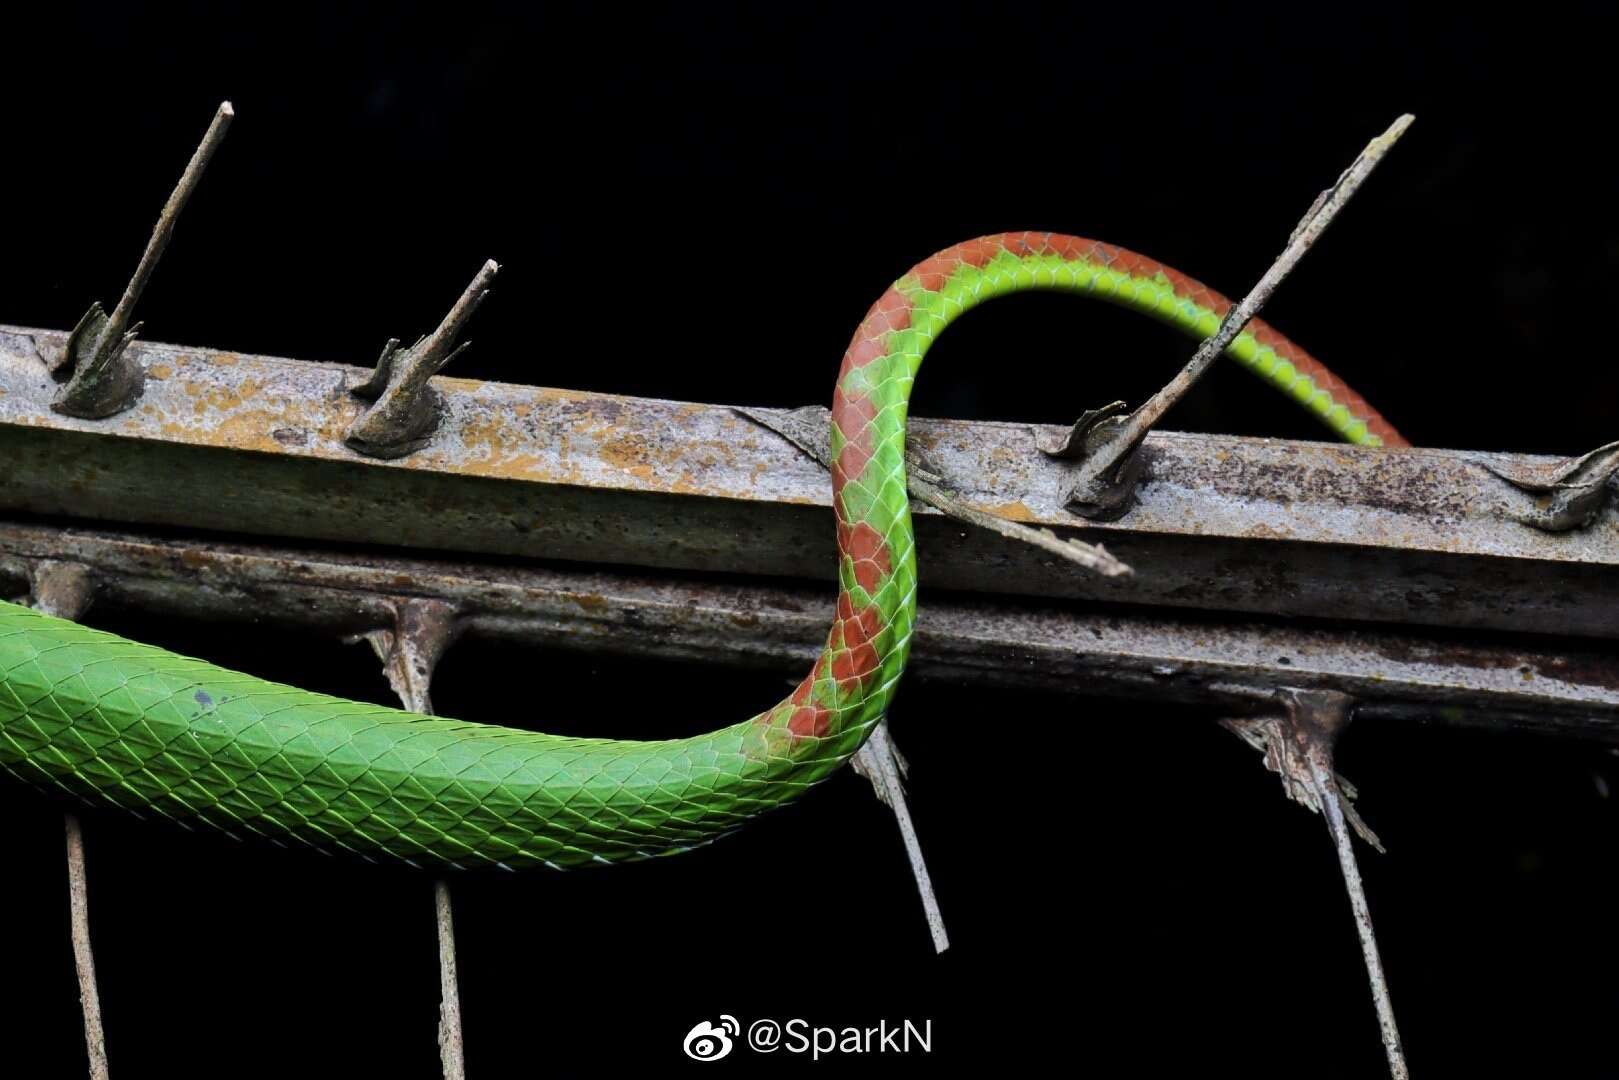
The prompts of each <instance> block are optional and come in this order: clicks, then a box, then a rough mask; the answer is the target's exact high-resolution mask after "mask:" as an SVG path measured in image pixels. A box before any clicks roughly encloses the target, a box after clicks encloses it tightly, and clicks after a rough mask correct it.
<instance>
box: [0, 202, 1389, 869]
mask: <svg viewBox="0 0 1619 1080" xmlns="http://www.w3.org/2000/svg"><path fill="white" fill-rule="evenodd" d="M1032 289H1055V290H1059V291H1064V292H1073V293H1080V294H1084V295H1089V296H1094V297H1097V298H1099V299H1104V300H1107V301H1110V302H1112V303H1116V304H1121V305H1124V306H1127V307H1131V308H1134V309H1136V310H1138V311H1142V312H1145V313H1146V314H1149V315H1151V316H1153V317H1155V318H1158V319H1160V320H1162V321H1165V322H1168V323H1170V324H1173V325H1175V326H1177V327H1179V328H1181V329H1182V330H1184V331H1186V332H1187V333H1188V334H1190V335H1192V336H1195V337H1206V336H1207V335H1209V334H1211V333H1212V332H1213V331H1214V330H1215V328H1216V326H1217V324H1218V322H1219V319H1220V317H1221V316H1223V315H1224V314H1225V312H1226V310H1227V309H1228V307H1229V304H1228V302H1227V301H1226V300H1225V299H1224V298H1223V297H1221V296H1220V295H1219V294H1217V293H1214V292H1212V291H1210V290H1208V289H1206V288H1204V287H1203V286H1202V285H1200V284H1198V283H1197V282H1195V281H1193V280H1191V279H1189V278H1187V277H1185V276H1184V275H1181V274H1179V273H1177V272H1175V271H1173V270H1170V269H1169V268H1167V267H1165V266H1162V265H1160V264H1158V263H1156V262H1153V261H1152V260H1150V259H1146V258H1144V257H1142V256H1139V255H1135V254H1133V253H1131V252H1128V251H1124V250H1123V249H1120V248H1116V247H1113V246H1111V245H1108V244H1103V243H1099V242H1096V241H1091V240H1083V239H1079V238H1077V237H1069V236H1060V235H1053V234H1049V233H1012V234H1003V235H998V236H991V237H985V238H982V239H979V240H973V241H969V242H967V243H964V244H959V245H957V246H955V247H953V248H950V249H948V250H946V251H943V252H940V253H939V254H937V255H935V256H933V257H931V258H929V259H927V260H925V261H924V262H922V263H920V264H919V265H917V266H916V267H915V268H914V269H912V270H911V271H910V272H909V273H908V274H906V275H905V276H904V277H902V278H900V279H899V281H897V282H896V283H895V284H894V285H893V286H892V287H891V288H890V289H889V290H888V291H887V292H885V293H884V294H883V296H882V297H881V298H880V299H879V300H878V301H877V303H876V304H875V305H873V307H872V308H871V310H870V312H869V313H868V314H867V316H866V318H865V320H864V321H863V322H862V323H861V324H860V327H859V329H858V330H857V331H856V332H855V334H854V338H853V340H852V342H851V343H850V346H849V349H848V351H847V353H846V354H845V355H844V359H843V366H842V369H841V371H840V373H839V375H838V382H837V386H836V389H835V391H834V395H833V403H832V431H831V438H832V445H831V450H832V455H833V457H832V460H833V469H832V492H833V507H834V510H835V512H836V518H837V540H838V581H839V591H838V599H837V609H836V618H835V621H834V623H833V625H832V629H831V632H830V634H829V635H828V637H827V642H826V647H825V649H824V650H823V651H822V653H821V655H820V658H819V659H818V660H817V661H816V663H815V666H814V669H813V670H812V671H811V672H810V673H809V675H807V676H806V677H805V678H804V680H803V681H802V682H801V683H800V684H799V685H798V687H797V689H795V690H794V691H793V692H792V693H791V694H790V695H788V697H787V698H786V699H785V700H783V701H782V702H781V703H780V704H778V705H776V706H774V707H772V708H770V709H767V710H765V711H764V712H761V713H759V714H758V715H756V716H753V717H750V718H749V719H747V720H744V721H742V722H741V723H738V724H733V725H731V726H729V727H722V728H720V729H718V730H716V731H713V732H710V733H708V734H705V735H699V736H695V737H692V738H682V739H668V740H658V741H646V742H631V741H620V740H613V739H588V738H562V737H558V736H553V735H544V734H538V733H535V732H530V731H523V730H518V729H515V728H509V727H497V726H493V725H486V724H473V723H464V722H461V721H458V720H449V719H443V718H437V717H430V716H422V715H417V714H414V713H409V712H404V711H401V710H398V709H392V708H384V707H382V706H379V705H370V704H365V703H362V702H357V701H347V700H343V699H341V698H335V697H328V696H325V695H321V694H314V693H310V692H307V691H304V690H299V689H297V688H295V687H290V686H284V685H280V684H277V683H272V682H267V681H265V680H263V679H259V678H255V677H254V676H252V675H246V674H242V673H240V672H235V671H229V670H226V669H224V668H220V667H216V666H214V665H213V664H209V663H207V662H205V661H203V660H197V659H191V658H188V657H183V656H179V655H176V654H174V653H171V652H167V651H165V650H163V649H159V648H155V647H152V646H149V645H142V644H138V643H136V642H133V641H129V640H126V639H124V638H121V637H117V636H115V635H112V634H107V633H103V632H100V631H96V630H92V629H89V628H86V627H83V626H79V625H77V624H75V623H72V622H67V621H64V620H62V619H56V618H51V617H48V616H46V615H43V614H40V613H39V612H36V611H33V610H31V609H29V608H26V607H19V606H16V605H13V604H5V603H0V767H3V768H4V769H5V770H6V771H7V772H9V773H11V774H12V775H14V776H16V777H19V778H21V779H23V780H26V781H32V782H35V783H39V784H43V785H46V786H51V787H58V788H61V789H65V790H67V791H68V792H70V793H72V794H74V795H76V796H80V797H85V798H90V799H93V800H99V801H104V802H110V803H112V804H116V805H118V806H122V807H126V808H130V809H134V810H138V811H156V812H158V813H161V814H163V815H166V816H168V817H172V818H175V819H177V820H181V821H185V822H188V823H190V822H197V821H201V822H206V823H208V824H210V825H214V826H217V827H219V828H222V829H226V830H230V831H232V832H242V831H248V832H253V833H259V834H264V835H268V836H274V837H284V836H292V837H297V838H299V839H301V840H305V841H308V842H311V843H313V844H316V845H318V846H321V847H327V848H331V847H335V848H342V849H348V850H352V851H357V852H362V853H365V854H367V855H372V856H376V855H386V856H392V857H396V858H400V859H404V860H407V861H410V862H413V863H417V864H424V865H436V866H443V865H449V866H457V867H460V866H477V865H500V866H504V867H510V868H519V867H525V866H533V865H545V866H550V867H572V866H579V865H584V864H590V863H602V862H606V863H612V862H621V861H625V860H630V859H639V858H644V857H647V856H651V855H659V854H666V853H670V852H677V851H683V850H686V849H688V848H690V847H692V846H694V845H697V844H701V843H705V842H707V841H709V840H712V839H713V838H715V837H716V836H718V835H720V834H721V833H724V832H726V831H729V830H731V829H734V828H735V827H737V826H739V825H741V824H742V823H743V822H745V821H747V820H748V819H749V818H751V817H753V816H754V815H755V814H758V813H759V812H760V811H763V810H766V809H769V808H770V807H773V806H777V805H779V804H781V803H784V802H787V801H788V800H791V799H793V798H795V797H797V796H798V795H799V794H801V793H802V792H803V791H805V790H806V789H807V788H809V787H810V786H811V785H812V784H814V783H815V782H816V781H818V780H821V779H822V778H824V777H825V776H827V775H828V774H829V773H831V772H832V771H833V770H835V769H837V768H838V766H839V765H841V764H842V763H843V762H844V761H845V760H847V759H848V758H849V757H850V756H851V755H852V754H854V753H855V752H856V751H857V750H858V749H859V748H860V746H861V744H862V743H863V742H864V741H865V739H866V736H867V735H868V734H869V733H870V731H871V729H872V727H873V726H874V725H875V724H876V723H877V722H878V720H880V719H881V718H882V717H883V715H884V713H885V712H886V710H887V708H888V706H889V703H890V701H891V699H892V698H893V695H894V690H895V687H896V685H897V684H898V682H899V679H900V674H901V672H902V671H903V670H904V668H905V661H906V656H907V654H908V652H909V646H910V641H911V629H912V624H913V622H914V618H915V614H916V551H915V546H914V543H913V539H912V533H911V523H910V510H909V500H908V497H907V494H906V480H905V462H904V440H905V417H906V408H907V402H908V400H909V397H910V391H911V384H912V381H913V379H914V377H915V375H916V372H917V369H918V367H919V366H920V364H921V362H922V357H923V355H924V354H925V353H926V352H927V349H928V346H929V345H930V344H931V343H932V341H933V339H934V338H935V337H937V336H938V335H939V333H940V332H941V331H942V330H943V329H944V328H945V327H946V326H948V325H949V324H950V322H951V321H952V320H953V319H955V318H956V317H957V316H958V315H960V314H961V313H962V312H963V311H965V310H967V309H968V308H971V307H973V306H974V305H976V304H977V303H979V302H980V301H983V300H986V299H988V298H990V297H994V296H999V295H1002V294H1004V293H1010V292H1020V291H1026V290H1032ZM1227 352H1228V355H1230V356H1231V357H1233V358H1234V359H1236V360H1237V361H1239V362H1240V363H1242V364H1244V365H1245V366H1247V367H1249V368H1250V369H1252V370H1253V371H1254V372H1256V373H1257V374H1258V375H1260V376H1261V377H1262V378H1264V379H1265V380H1267V381H1269V382H1271V383H1272V384H1274V385H1275V386H1276V387H1278V388H1279V389H1281V390H1282V391H1284V392H1286V393H1288V394H1290V395H1291V396H1293V397H1294V398H1295V399H1296V400H1297V401H1298V402H1300V403H1301V404H1302V405H1304V406H1305V407H1306V408H1308V409H1311V410H1312V411H1314V412H1315V413H1316V414H1317V415H1318V416H1319V417H1320V418H1321V419H1322V420H1323V421H1325V422H1326V423H1327V424H1328V425H1329V426H1330V427H1332V428H1333V430H1334V431H1336V432H1337V433H1338V434H1339V435H1340V436H1342V437H1343V438H1345V439H1348V440H1349V441H1352V442H1357V443H1364V444H1370V445H1404V440H1403V439H1401V438H1400V437H1399V435H1398V434H1397V433H1396V432H1395V431H1394V429H1393V428H1392V427H1390V426H1389V424H1388V423H1387V422H1386V421H1385V420H1383V418H1382V417H1380V416H1379V415H1378V414H1377V413H1376V412H1375V411H1374V410H1372V409H1371V408H1370V407H1369V406H1368V405H1367V404H1366V403H1365V402H1364V401H1362V400H1361V399H1360V398H1359V397H1358V396H1357V395H1355V394H1354V393H1353V392H1352V391H1350V390H1349V389H1348V388H1347V387H1345V386H1344V385H1343V384H1342V383H1341V382H1339V381H1338V380H1337V379H1335V378H1334V377H1333V376H1332V375H1331V373H1330V372H1328V371H1327V370H1326V368H1324V367H1323V366H1322V365H1321V364H1319V363H1318V362H1317V361H1315V360H1314V359H1312V358H1311V357H1310V356H1308V355H1307V354H1306V353H1304V352H1303V350H1301V349H1299V348H1297V347H1296V346H1294V345H1293V344H1292V343H1291V342H1289V341H1288V340H1287V339H1286V338H1284V337H1282V336H1281V335H1280V334H1278V333H1276V332H1275V331H1274V330H1272V329H1271V328H1270V327H1268V326H1266V325H1265V324H1263V323H1261V322H1259V321H1258V320H1255V321H1254V322H1253V323H1252V324H1251V325H1250V327H1249V329H1248V330H1246V331H1245V332H1244V333H1243V334H1242V335H1241V336H1240V337H1239V338H1238V339H1237V340H1236V341H1235V342H1234V343H1233V344H1232V346H1231V347H1230V348H1229V349H1228V350H1227Z"/></svg>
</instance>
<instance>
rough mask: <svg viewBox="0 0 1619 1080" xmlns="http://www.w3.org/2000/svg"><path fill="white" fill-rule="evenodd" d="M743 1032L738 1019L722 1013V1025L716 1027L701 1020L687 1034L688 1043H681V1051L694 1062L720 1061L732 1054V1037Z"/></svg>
mask: <svg viewBox="0 0 1619 1080" xmlns="http://www.w3.org/2000/svg"><path fill="white" fill-rule="evenodd" d="M741 1030H742V1025H741V1024H739V1023H737V1020H736V1017H734V1016H731V1015H729V1014H725V1013H722V1014H721V1015H720V1025H719V1027H715V1026H714V1025H713V1024H712V1023H710V1022H709V1021H707V1020H699V1021H698V1022H697V1026H696V1027H693V1028H692V1029H691V1030H690V1031H688V1032H686V1041H685V1042H683V1043H681V1044H680V1045H681V1049H683V1050H685V1051H686V1056H687V1057H689V1058H691V1059H692V1060H693V1061H718V1060H719V1059H720V1058H722V1057H724V1056H725V1055H726V1054H729V1053H730V1052H731V1047H732V1045H733V1044H732V1042H731V1036H733V1035H736V1034H737V1033H739V1032H740V1031H741Z"/></svg>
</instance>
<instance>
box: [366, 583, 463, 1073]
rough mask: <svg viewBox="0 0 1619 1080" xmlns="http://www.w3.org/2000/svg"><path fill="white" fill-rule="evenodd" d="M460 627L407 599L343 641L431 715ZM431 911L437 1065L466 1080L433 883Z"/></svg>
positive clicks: (442, 899) (443, 890)
mask: <svg viewBox="0 0 1619 1080" xmlns="http://www.w3.org/2000/svg"><path fill="white" fill-rule="evenodd" d="M460 631H461V627H460V625H459V623H458V621H457V618H456V611H455V608H454V606H453V605H450V604H446V603H445V602H444V601H442V600H423V599H418V598H412V599H408V600H402V601H399V602H398V603H397V604H396V605H395V607H394V622H393V625H392V626H391V627H387V628H384V629H378V630H370V631H367V632H366V633H364V634H357V635H355V636H354V637H351V638H348V639H347V641H348V642H349V643H350V644H353V643H356V642H359V641H365V642H367V643H369V644H370V646H371V648H372V649H373V650H375V652H376V654H377V657H378V659H380V660H381V661H382V665H383V672H384V674H386V675H387V677H388V685H389V686H390V687H392V688H393V692H394V693H395V694H397V695H398V696H399V700H400V701H401V702H402V703H403V704H404V706H405V708H407V709H409V710H410V711H411V712H416V713H422V714H423V715H428V716H430V715H432V712H433V700H432V697H431V695H430V686H431V684H432V681H433V668H434V667H436V666H437V664H438V662H439V659H440V658H441V657H442V656H443V655H444V650H445V649H447V648H449V647H450V645H451V643H452V642H454V641H455V639H456V637H457V636H459V634H460ZM433 907H434V911H435V920H434V921H435V922H436V924H437V927H438V973H439V1023H438V1046H439V1060H440V1064H441V1065H442V1067H443V1070H444V1080H466V1075H467V1071H466V1050H465V1044H464V1040H463V1039H462V1035H461V984H460V980H459V977H458V975H457V970H456V959H455V920H454V917H453V915H452V913H451V909H450V886H449V883H448V882H446V881H444V879H442V878H440V879H439V880H437V881H435V882H433Z"/></svg>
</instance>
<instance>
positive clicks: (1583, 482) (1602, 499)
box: [1484, 442, 1619, 532]
mask: <svg viewBox="0 0 1619 1080" xmlns="http://www.w3.org/2000/svg"><path fill="white" fill-rule="evenodd" d="M1484 468H1485V469H1486V470H1487V471H1488V472H1490V473H1491V474H1492V475H1494V476H1497V477H1499V478H1500V479H1502V480H1504V481H1506V482H1507V483H1508V484H1510V485H1511V486H1512V487H1514V488H1516V489H1517V490H1518V491H1521V492H1524V493H1526V494H1528V495H1530V496H1531V497H1532V499H1531V505H1530V507H1529V508H1528V509H1524V510H1520V509H1517V508H1515V507H1509V508H1506V509H1504V510H1502V514H1503V516H1505V517H1507V518H1509V519H1511V520H1513V521H1517V522H1521V523H1522V524H1524V525H1528V526H1530V527H1531V528H1536V529H1540V530H1542V531H1544V532H1570V531H1573V530H1575V529H1583V528H1585V527H1586V526H1587V525H1590V524H1591V522H1593V521H1595V520H1596V518H1597V515H1598V514H1600V513H1601V512H1602V508H1603V507H1604V506H1605V505H1607V503H1608V500H1609V497H1610V496H1611V495H1612V493H1613V484H1612V483H1611V481H1612V480H1613V479H1614V477H1615V476H1619V442H1611V443H1609V444H1608V445H1606V446H1599V447H1597V448H1596V449H1595V450H1593V451H1591V452H1590V453H1589V454H1583V455H1581V456H1580V457H1576V458H1569V459H1568V460H1567V461H1560V462H1556V463H1554V464H1551V465H1541V466H1523V467H1520V468H1515V469H1506V468H1502V467H1501V466H1499V465H1494V464H1490V463H1488V462H1486V463H1484Z"/></svg>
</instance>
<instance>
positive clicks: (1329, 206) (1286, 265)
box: [1067, 114, 1415, 520]
mask: <svg viewBox="0 0 1619 1080" xmlns="http://www.w3.org/2000/svg"><path fill="white" fill-rule="evenodd" d="M1413 119H1415V118H1414V117H1412V116H1410V115H1409V114H1407V115H1405V116H1402V117H1400V118H1399V119H1398V120H1396V121H1395V122H1394V123H1393V125H1392V126H1391V127H1390V128H1389V129H1388V130H1387V131H1386V132H1384V133H1383V134H1382V135H1379V136H1378V137H1377V138H1375V139H1373V140H1372V141H1371V142H1370V143H1369V144H1368V145H1367V146H1366V149H1364V150H1362V151H1361V152H1360V155H1359V156H1358V157H1356V158H1355V160H1354V162H1353V163H1352V164H1351V165H1350V166H1349V168H1347V169H1345V170H1344V172H1343V173H1342V174H1341V175H1340V176H1339V177H1338V181H1337V183H1335V184H1334V185H1333V186H1332V187H1331V188H1329V189H1328V190H1327V191H1325V192H1322V194H1321V195H1320V196H1318V197H1317V198H1316V200H1315V202H1314V203H1312V204H1311V206H1310V209H1309V210H1308V211H1307V212H1306V213H1305V215H1304V218H1303V219H1302V220H1301V221H1300V222H1299V224H1298V226H1297V227H1296V228H1295V229H1294V230H1293V233H1292V235H1291V236H1290V237H1289V238H1288V242H1287V248H1286V249H1285V250H1284V251H1283V252H1282V254H1281V255H1279V256H1278V257H1277V259H1276V261H1275V262H1274V263H1273V264H1272V265H1271V268H1270V269H1269V270H1267V271H1265V275H1264V276H1263V277H1261V278H1260V279H1259V282H1258V284H1256V285H1255V286H1254V287H1253V289H1252V290H1251V291H1250V292H1249V293H1248V295H1247V296H1245V297H1243V299H1242V301H1241V302H1240V303H1237V304H1235V305H1233V306H1232V308H1231V310H1230V311H1228V312H1227V313H1226V316H1225V318H1224V319H1223V320H1221V322H1220V326H1219V329H1217V330H1216V331H1215V332H1214V334H1213V336H1211V337H1209V338H1208V339H1207V340H1205V341H1204V342H1203V344H1202V345H1200V346H1198V349H1197V352H1196V353H1194V354H1193V356H1192V359H1191V360H1190V361H1189V362H1188V363H1187V365H1186V366H1185V367H1184V368H1182V369H1181V370H1180V372H1179V373H1177V374H1176V375H1175V377H1174V378H1173V379H1171V380H1170V381H1169V382H1168V383H1166V384H1165V385H1164V387H1163V388H1162V389H1161V390H1159V391H1158V392H1157V393H1156V394H1154V395H1153V396H1152V397H1151V398H1150V399H1148V401H1147V402H1146V403H1145V404H1144V405H1142V406H1141V408H1139V409H1137V410H1136V411H1135V412H1133V413H1131V414H1130V415H1129V416H1116V415H1111V414H1110V412H1109V410H1111V409H1112V406H1109V407H1108V409H1106V410H1094V411H1092V412H1090V413H1087V414H1086V415H1085V416H1084V417H1081V418H1080V422H1079V424H1078V425H1076V432H1075V434H1076V435H1082V436H1083V444H1084V450H1085V456H1084V458H1083V460H1082V461H1081V463H1080V466H1079V470H1078V472H1077V474H1076V475H1075V477H1074V484H1073V487H1072V488H1071V489H1070V490H1069V493H1068V501H1067V505H1068V508H1069V509H1070V510H1072V511H1074V512H1075V513H1076V514H1080V515H1082V516H1084V517H1088V518H1096V519H1102V520H1106V519H1110V518H1115V517H1118V516H1119V515H1121V514H1123V513H1124V512H1125V511H1126V510H1128V509H1129V506H1130V501H1131V499H1132V498H1133V497H1134V495H1135V487H1136V484H1137V482H1138V481H1139V479H1140V467H1139V465H1137V464H1135V462H1134V459H1135V458H1137V457H1139V454H1138V451H1139V450H1140V448H1141V444H1142V442H1143V440H1145V439H1146V437H1147V433H1148V432H1150V431H1151V430H1152V429H1153V427H1154V426H1156V425H1157V423H1158V422H1159V421H1160V420H1161V419H1163V416H1164V413H1166V412H1168V411H1169V409H1170V407H1171V406H1173V405H1174V404H1175V403H1176V402H1178V401H1179V400H1180V399H1181V398H1182V397H1184V396H1185V394H1186V392H1187V391H1188V390H1190V389H1191V388H1192V387H1193V385H1195V384H1196V382H1197V380H1198V379H1199V378H1201V377H1202V375H1203V373H1204V372H1205V371H1207V370H1208V369H1209V367H1210V366H1211V365H1212V364H1213V363H1214V361H1215V360H1216V359H1218V358H1219V356H1220V354H1221V353H1223V352H1224V351H1225V350H1226V347H1227V346H1229V345H1230V344H1231V343H1232V342H1233V341H1235V340H1236V338H1237V335H1239V334H1241V333H1242V331H1243V329H1244V328H1245V327H1246V326H1247V325H1248V322H1249V321H1250V320H1251V319H1252V318H1253V317H1254V316H1255V315H1257V314H1258V313H1259V310H1260V309H1261V308H1262V307H1264V306H1265V303H1266V301H1268V300H1269V299H1270V297H1271V294H1273V293H1274V292H1275V291H1276V288H1277V286H1279V285H1281V283H1282V282H1283V281H1285V280H1286V279H1287V276H1288V275H1289V274H1290V273H1292V272H1293V268H1294V267H1295V266H1297V265H1298V263H1299V260H1300V259H1302V258H1303V257H1304V254H1305V252H1307V251H1309V250H1310V248H1312V247H1314V246H1315V242H1316V241H1317V240H1319V239H1320V238H1321V234H1322V233H1323V232H1325V231H1326V228H1327V226H1328V225H1330V224H1332V220H1333V218H1335V217H1336V216H1337V215H1338V212H1339V211H1340V210H1342V209H1343V208H1344V206H1345V205H1346V204H1347V203H1348V202H1349V200H1350V199H1351V198H1353V197H1354V195H1355V192H1356V191H1358V190H1359V189H1360V185H1361V183H1362V182H1364V181H1365V179H1366V178H1367V177H1368V176H1370V175H1371V173H1372V170H1373V169H1375V168H1377V165H1378V163H1379V162H1380V161H1382V159H1383V157H1384V155H1385V154H1387V153H1388V151H1389V149H1390V148H1391V147H1393V145H1394V144H1395V143H1396V142H1398V141H1399V138H1400V136H1401V135H1403V134H1405V130H1406V128H1408V127H1410V126H1411V122H1412V120H1413ZM1087 420H1088V421H1089V422H1088V423H1087ZM1081 426H1083V430H1079V429H1080V428H1081ZM1073 441H1074V440H1073V439H1072V438H1070V440H1069V445H1070V446H1071V445H1072V444H1073Z"/></svg>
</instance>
